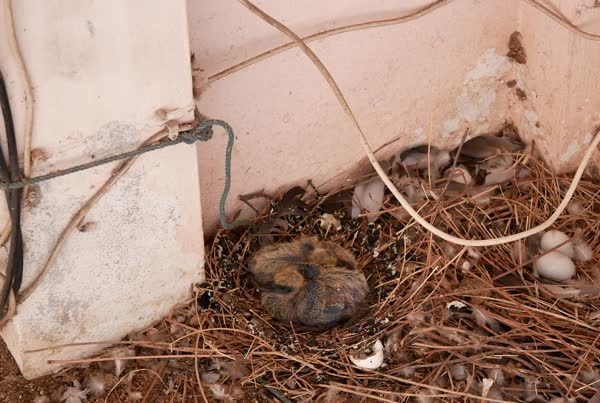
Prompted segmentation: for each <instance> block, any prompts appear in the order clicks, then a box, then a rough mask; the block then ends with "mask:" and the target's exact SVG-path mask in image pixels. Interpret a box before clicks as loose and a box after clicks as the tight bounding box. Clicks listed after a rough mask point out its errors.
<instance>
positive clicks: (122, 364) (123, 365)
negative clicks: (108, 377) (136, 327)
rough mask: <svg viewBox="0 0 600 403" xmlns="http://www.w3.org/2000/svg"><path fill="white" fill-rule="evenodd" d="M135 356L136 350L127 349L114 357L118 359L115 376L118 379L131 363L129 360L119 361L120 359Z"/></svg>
mask: <svg viewBox="0 0 600 403" xmlns="http://www.w3.org/2000/svg"><path fill="white" fill-rule="evenodd" d="M134 356H135V350H134V349H133V348H127V349H125V350H123V351H119V352H118V353H116V354H115V355H114V357H117V359H116V360H115V376H116V377H117V378H118V377H119V376H121V374H122V373H123V371H124V370H125V368H126V367H127V364H128V363H129V360H123V359H119V358H118V357H123V358H125V357H134Z"/></svg>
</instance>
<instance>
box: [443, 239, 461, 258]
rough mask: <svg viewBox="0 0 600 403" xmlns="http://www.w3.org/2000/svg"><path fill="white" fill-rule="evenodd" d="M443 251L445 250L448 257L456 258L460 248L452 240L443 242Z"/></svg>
mask: <svg viewBox="0 0 600 403" xmlns="http://www.w3.org/2000/svg"><path fill="white" fill-rule="evenodd" d="M442 251H443V252H444V256H446V257H447V258H448V259H454V258H455V257H456V255H458V250H457V249H456V247H455V246H454V245H452V244H451V243H450V242H443V243H442Z"/></svg>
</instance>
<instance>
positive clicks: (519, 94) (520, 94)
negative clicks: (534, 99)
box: [515, 87, 527, 102]
mask: <svg viewBox="0 0 600 403" xmlns="http://www.w3.org/2000/svg"><path fill="white" fill-rule="evenodd" d="M515 95H516V96H517V98H518V99H519V101H521V102H522V101H525V100H526V99H527V94H526V93H525V91H523V90H522V89H521V88H519V87H517V88H515Z"/></svg>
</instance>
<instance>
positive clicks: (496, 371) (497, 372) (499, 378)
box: [486, 368, 504, 386]
mask: <svg viewBox="0 0 600 403" xmlns="http://www.w3.org/2000/svg"><path fill="white" fill-rule="evenodd" d="M486 373H487V376H488V378H490V379H491V380H492V381H493V382H494V383H495V384H496V385H498V386H503V385H504V372H503V371H502V370H501V369H500V368H492V369H488V370H487V371H486Z"/></svg>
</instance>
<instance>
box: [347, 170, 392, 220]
mask: <svg viewBox="0 0 600 403" xmlns="http://www.w3.org/2000/svg"><path fill="white" fill-rule="evenodd" d="M384 192H385V183H383V181H382V180H381V179H380V178H379V177H377V178H373V179H371V180H369V181H365V182H361V183H359V184H358V185H356V186H355V187H354V195H353V196H352V218H357V217H358V216H359V215H360V214H361V212H362V211H366V212H367V213H376V212H378V211H379V210H381V207H382V205H383V195H384ZM368 217H369V222H372V221H375V219H376V218H377V216H376V215H375V214H370V215H369V216H368Z"/></svg>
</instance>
